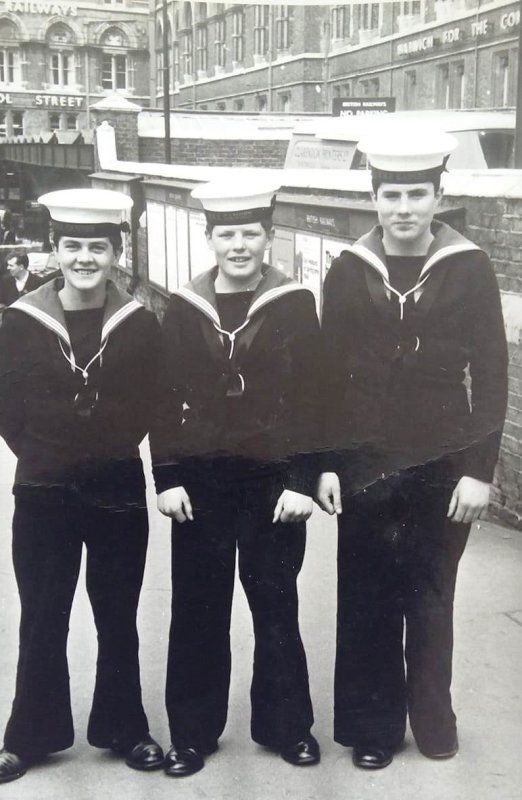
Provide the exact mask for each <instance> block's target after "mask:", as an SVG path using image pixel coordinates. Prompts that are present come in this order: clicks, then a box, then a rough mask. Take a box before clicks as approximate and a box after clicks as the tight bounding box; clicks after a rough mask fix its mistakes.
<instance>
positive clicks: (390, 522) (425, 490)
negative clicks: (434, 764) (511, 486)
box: [334, 465, 470, 753]
mask: <svg viewBox="0 0 522 800" xmlns="http://www.w3.org/2000/svg"><path fill="white" fill-rule="evenodd" d="M454 486H455V481H454V480H451V479H450V478H448V477H446V476H445V475H444V470H442V469H441V468H440V467H438V466H437V465H434V466H433V467H431V468H419V469H414V470H408V471H406V472H403V473H399V474H397V475H396V476H393V477H390V478H387V479H385V480H379V481H377V482H376V483H374V484H373V485H371V486H369V487H368V488H367V489H365V490H364V491H361V492H359V493H358V494H356V495H355V496H353V497H348V498H345V501H344V507H345V511H344V513H343V514H342V515H341V517H340V518H339V543H338V619H337V658H336V667H335V724H334V727H335V740H336V741H337V742H339V743H340V744H343V745H346V746H364V745H376V746H378V745H381V746H391V747H397V746H399V745H400V743H401V742H402V740H403V738H404V733H405V728H406V717H407V714H409V719H410V726H411V728H412V731H413V734H414V736H415V739H416V741H417V744H418V745H419V747H420V748H421V750H422V749H424V750H427V751H429V752H440V753H442V752H445V751H447V750H448V749H450V748H451V747H452V746H453V743H454V740H455V735H456V719H455V714H454V713H453V709H452V704H451V694H450V685H451V673H452V651H453V598H454V592H455V581H456V576H457V568H458V563H459V559H460V557H461V555H462V553H463V550H464V547H465V544H466V540H467V537H468V534H469V528H470V526H469V525H465V524H455V523H453V522H451V521H450V520H448V519H447V516H446V515H447V510H448V505H449V501H450V497H451V493H452V491H453V488H454Z"/></svg>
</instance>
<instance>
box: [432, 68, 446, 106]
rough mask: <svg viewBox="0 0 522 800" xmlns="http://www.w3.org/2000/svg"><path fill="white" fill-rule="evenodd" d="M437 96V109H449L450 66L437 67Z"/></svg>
mask: <svg viewBox="0 0 522 800" xmlns="http://www.w3.org/2000/svg"><path fill="white" fill-rule="evenodd" d="M435 96H436V99H437V108H449V99H450V95H449V64H440V66H439V67H437V76H436V86H435Z"/></svg>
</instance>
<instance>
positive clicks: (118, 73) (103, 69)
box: [0, 0, 149, 137]
mask: <svg viewBox="0 0 522 800" xmlns="http://www.w3.org/2000/svg"><path fill="white" fill-rule="evenodd" d="M148 22H149V6H148V0H89V1H88V2H85V0H64V1H63V2H53V1H52V0H41V1H40V0H38V2H33V0H0V137H2V136H8V137H11V136H18V135H25V136H36V135H39V134H40V133H41V132H42V131H53V130H62V131H63V130H81V129H84V128H89V127H90V126H91V120H90V118H89V117H90V114H89V106H90V105H91V104H92V103H94V102H96V101H97V100H100V99H101V98H103V97H104V96H105V95H107V94H110V93H113V92H118V93H121V94H123V95H124V96H126V97H129V98H130V99H132V100H134V101H135V102H137V103H139V104H140V105H148V100H149V75H148V72H149V67H148V63H149V52H148V38H149V37H148Z"/></svg>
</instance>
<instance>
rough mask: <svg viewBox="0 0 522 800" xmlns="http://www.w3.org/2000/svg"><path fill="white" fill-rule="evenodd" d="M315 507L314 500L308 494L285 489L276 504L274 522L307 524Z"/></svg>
mask: <svg viewBox="0 0 522 800" xmlns="http://www.w3.org/2000/svg"><path fill="white" fill-rule="evenodd" d="M313 506H314V504H313V501H312V498H311V497H308V495H307V494H300V492H292V491H291V490H290V489H284V491H283V492H282V493H281V495H280V497H279V500H278V501H277V503H276V507H275V509H274V519H273V520H272V522H278V521H279V520H280V521H281V522H305V520H307V519H308V517H309V516H310V514H311V513H312V509H313Z"/></svg>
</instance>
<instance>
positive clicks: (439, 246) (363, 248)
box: [346, 221, 480, 284]
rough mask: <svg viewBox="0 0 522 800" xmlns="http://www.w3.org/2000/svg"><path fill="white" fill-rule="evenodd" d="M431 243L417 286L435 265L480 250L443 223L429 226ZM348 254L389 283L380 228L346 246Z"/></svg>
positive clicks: (373, 229) (436, 222)
mask: <svg viewBox="0 0 522 800" xmlns="http://www.w3.org/2000/svg"><path fill="white" fill-rule="evenodd" d="M431 230H432V233H433V241H432V243H431V245H430V247H429V249H428V252H427V254H426V261H425V262H424V266H423V268H422V270H421V272H420V275H419V282H418V283H419V284H420V283H421V282H424V280H425V278H426V273H427V272H429V270H430V269H431V268H432V267H433V266H434V265H435V264H437V263H439V262H440V261H442V260H443V259H444V258H447V257H448V256H452V255H455V254H456V253H465V252H468V251H472V250H480V247H478V246H477V245H476V244H474V243H473V242H470V241H469V239H466V237H465V236H462V234H460V233H458V231H456V230H454V229H453V228H451V227H450V226H449V225H446V223H445V222H438V221H434V222H433V223H432V226H431ZM346 249H347V250H348V252H351V253H354V254H355V255H357V256H359V258H361V259H362V260H363V261H365V262H366V263H367V264H369V265H370V266H371V267H373V268H374V269H375V270H377V272H378V273H379V274H380V275H381V277H382V278H383V279H384V281H385V283H389V280H390V276H389V273H388V267H387V266H386V253H385V252H384V247H383V243H382V227H381V226H380V225H376V226H375V227H374V228H372V230H371V231H369V233H366V234H364V236H361V238H360V239H358V240H357V241H356V242H355V244H353V245H348V247H347V248H346Z"/></svg>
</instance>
